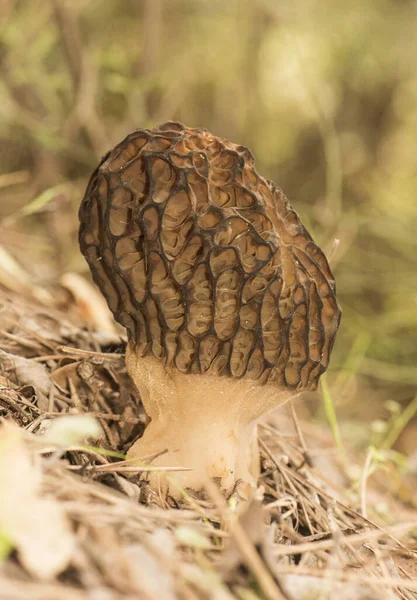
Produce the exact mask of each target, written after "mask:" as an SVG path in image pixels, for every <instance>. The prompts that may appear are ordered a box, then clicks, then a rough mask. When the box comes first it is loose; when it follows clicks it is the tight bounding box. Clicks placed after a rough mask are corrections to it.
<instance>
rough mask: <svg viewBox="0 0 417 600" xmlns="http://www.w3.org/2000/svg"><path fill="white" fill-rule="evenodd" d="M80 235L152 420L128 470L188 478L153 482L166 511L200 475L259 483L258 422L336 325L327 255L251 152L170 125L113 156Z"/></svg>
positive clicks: (314, 363) (88, 203) (228, 486)
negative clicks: (139, 466) (142, 463)
mask: <svg viewBox="0 0 417 600" xmlns="http://www.w3.org/2000/svg"><path fill="white" fill-rule="evenodd" d="M80 221H81V228H80V245H81V250H82V252H83V254H84V255H85V257H86V259H87V261H88V264H89V266H90V269H91V271H92V274H93V278H94V281H95V282H96V284H97V285H98V286H99V288H100V289H101V290H102V292H103V294H104V296H105V297H106V299H107V302H108V305H109V307H110V309H111V311H112V312H113V314H114V316H115V318H116V320H117V321H119V323H121V324H122V325H123V326H125V327H126V329H127V334H128V345H127V351H126V364H127V369H128V372H129V374H130V376H131V378H132V380H133V382H134V383H135V385H136V386H137V388H138V390H139V392H140V395H141V398H142V401H143V404H144V407H145V410H146V412H147V414H148V416H149V417H150V419H151V421H150V423H149V425H148V427H147V429H146V430H145V433H144V435H143V437H142V438H140V439H139V440H138V441H137V442H136V443H135V444H134V445H133V446H132V447H131V449H130V455H131V457H135V458H136V457H137V458H138V459H144V458H146V457H149V456H151V455H155V454H157V453H159V452H163V451H166V452H165V453H164V454H162V456H160V457H159V458H157V459H156V460H155V461H154V463H153V464H155V465H159V466H173V465H177V466H178V465H181V466H185V467H191V469H192V470H189V471H181V472H175V475H172V474H170V478H169V481H170V484H168V483H167V482H166V480H165V479H163V478H160V477H159V475H158V474H155V473H154V474H153V475H151V476H150V485H151V486H152V487H153V488H154V489H158V488H160V486H162V487H163V489H164V490H165V491H166V492H169V493H170V494H171V495H172V496H174V497H178V496H179V494H180V492H179V488H181V487H182V488H189V489H191V490H194V491H199V490H201V489H202V487H203V485H204V481H205V479H206V478H207V476H208V477H211V478H215V479H216V480H217V481H218V482H219V484H220V487H221V489H222V490H223V491H224V492H225V493H230V492H231V491H232V489H233V488H234V486H235V484H236V482H237V481H239V480H242V481H244V482H248V483H250V484H251V485H254V483H255V480H256V478H257V476H258V474H259V452H258V451H257V444H256V423H257V420H258V419H259V417H261V416H262V415H263V414H265V413H267V412H268V411H271V410H272V409H274V408H276V407H277V406H279V405H281V404H282V403H283V402H285V401H286V400H288V399H289V398H291V397H292V396H295V395H297V394H299V393H300V392H302V391H304V390H311V389H315V388H316V387H317V383H318V380H319V377H320V375H321V374H322V373H323V372H324V371H325V370H326V368H327V365H328V363H329V357H330V352H331V349H332V346H333V342H334V339H335V335H336V332H337V328H338V326H339V321H340V315H341V312H340V309H339V306H338V303H337V300H336V296H335V282H334V278H333V275H332V273H331V271H330V268H329V265H328V262H327V260H326V258H325V256H324V254H323V252H322V251H321V250H320V249H319V248H318V247H317V246H316V244H315V243H314V242H313V240H312V239H311V237H310V235H309V234H308V232H307V231H306V230H305V228H304V227H303V225H302V224H301V222H300V220H299V218H298V216H297V214H296V213H295V211H294V210H293V209H292V207H291V206H290V204H289V203H288V201H287V199H286V197H285V196H284V194H283V193H282V191H281V190H280V189H278V188H277V187H276V186H275V185H274V184H273V183H272V182H271V181H268V180H265V179H263V178H262V177H260V176H259V175H258V173H257V172H256V170H255V168H254V158H253V156H252V154H251V153H250V151H249V150H248V149H247V148H245V147H243V146H236V145H235V144H232V143H231V142H229V141H227V140H225V139H220V138H217V137H215V136H214V135H212V134H211V133H209V132H208V131H206V130H204V129H192V128H187V127H184V126H183V125H181V124H179V123H165V124H164V125H161V126H160V127H157V128H155V129H152V130H147V129H138V130H136V131H134V132H133V133H131V134H130V135H128V136H127V138H126V139H125V140H124V141H122V142H121V143H120V144H118V145H117V146H116V147H115V148H114V149H113V150H112V151H111V152H109V153H108V154H107V155H106V156H105V157H104V158H103V160H102V162H101V164H100V165H99V167H98V168H97V169H96V171H95V172H94V173H93V175H92V177H91V180H90V182H89V185H88V188H87V191H86V194H85V197H84V199H83V202H82V204H81V208H80Z"/></svg>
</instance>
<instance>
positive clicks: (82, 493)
mask: <svg viewBox="0 0 417 600" xmlns="http://www.w3.org/2000/svg"><path fill="white" fill-rule="evenodd" d="M77 277H78V276H76V275H74V276H72V275H71V276H70V277H69V278H67V279H68V281H66V282H61V284H62V285H61V287H59V288H58V287H57V289H56V290H55V291H54V292H53V293H52V292H48V293H47V292H46V291H45V293H40V290H39V289H36V290H34V293H32V294H31V293H28V294H27V295H26V296H25V295H24V294H22V293H19V294H17V293H15V292H11V291H9V290H6V289H5V288H0V417H1V430H0V559H1V563H0V598H1V600H9V599H10V600H12V599H13V600H15V599H18V600H23V599H25V600H26V599H28V598H30V599H39V600H41V599H42V600H48V599H50V600H61V599H71V600H78V599H79V600H84V599H93V600H107V599H108V600H110V599H118V598H120V599H132V600H133V599H137V598H139V599H143V600H156V599H158V600H173V599H176V598H180V599H184V600H197V599H202V600H205V599H213V600H231V599H233V598H238V599H242V600H255V599H257V598H259V599H264V598H268V599H288V600H313V599H317V600H319V599H320V600H324V599H338V600H359V599H360V600H365V599H366V600H391V599H394V598H403V599H407V600H409V599H412V598H417V553H416V550H417V544H416V537H415V533H416V529H417V517H416V514H415V511H414V510H413V509H412V508H410V507H407V506H405V505H403V504H401V503H400V501H399V500H395V499H394V498H393V496H392V494H390V493H389V492H387V482H386V480H385V479H384V477H383V475H381V474H374V475H373V476H372V478H370V477H367V476H366V475H367V474H366V473H365V474H362V480H361V484H362V485H355V480H354V479H352V473H351V471H352V467H353V466H354V463H355V462H356V464H360V463H358V462H357V457H355V456H353V457H352V456H348V457H343V456H342V455H341V453H340V452H338V451H337V450H336V449H335V445H334V442H333V439H332V437H331V434H330V432H329V431H328V430H327V429H326V428H323V426H321V425H314V424H311V423H308V422H303V421H302V422H299V421H298V419H297V417H296V414H295V412H293V410H292V409H291V407H285V408H283V409H280V410H279V411H277V412H276V413H274V414H273V415H271V416H269V417H268V418H266V419H264V420H263V421H262V423H261V424H260V426H259V432H260V446H261V456H262V475H261V478H260V480H259V486H258V490H257V493H256V497H255V499H254V500H253V501H252V502H251V504H250V505H249V506H246V505H245V503H244V502H243V501H242V499H241V498H240V496H239V487H238V486H237V487H236V490H235V492H234V494H232V496H231V497H230V498H228V499H226V498H224V497H223V496H222V495H221V494H220V493H219V491H218V489H217V488H216V486H215V485H214V484H213V483H210V482H207V485H206V494H205V496H204V498H192V497H190V496H188V495H187V494H184V498H183V501H182V502H181V503H180V504H179V505H178V504H176V503H174V502H170V501H167V500H166V499H164V498H162V497H159V496H158V495H157V494H155V493H154V492H152V491H151V490H150V489H149V488H148V486H147V483H146V474H147V473H149V471H150V470H152V468H153V467H152V460H150V461H149V463H147V464H144V465H143V466H141V467H138V466H131V465H129V461H125V460H124V455H125V453H126V451H127V449H128V448H129V446H130V445H131V444H132V442H133V441H134V440H135V439H137V437H138V436H139V435H140V434H141V433H142V431H143V429H144V426H145V423H146V415H145V413H144V411H143V409H142V407H141V402H140V398H139V397H138V395H137V392H136V391H135V389H134V387H133V385H132V384H131V383H130V381H129V379H128V377H127V375H126V371H125V366H124V348H125V341H124V340H123V338H122V337H121V335H120V333H119V332H118V330H116V329H114V328H113V325H112V323H111V321H110V320H107V321H106V327H105V329H102V330H100V329H98V328H97V327H96V325H97V322H96V321H95V320H94V315H95V314H102V310H103V307H102V305H101V304H100V302H101V299H99V297H98V295H97V294H96V293H95V291H94V290H93V288H92V287H90V286H89V284H85V285H84V287H82V286H77V285H75V284H76V281H75V280H74V278H75V279H76V278H77ZM74 285H75V288H76V289H79V290H80V292H79V294H78V297H74V294H72V295H71V293H70V292H71V288H72V289H74ZM150 458H152V457H150ZM166 476H167V477H169V472H167V473H166ZM356 483H357V482H356ZM378 505H383V506H385V516H384V517H383V518H381V519H380V521H379V524H377V523H375V522H373V521H372V520H371V518H370V517H369V518H367V516H366V514H367V512H369V513H370V514H371V513H372V515H374V514H375V511H370V510H369V507H376V506H378ZM366 507H368V511H367V508H366ZM382 524H383V526H382ZM413 532H414V536H413Z"/></svg>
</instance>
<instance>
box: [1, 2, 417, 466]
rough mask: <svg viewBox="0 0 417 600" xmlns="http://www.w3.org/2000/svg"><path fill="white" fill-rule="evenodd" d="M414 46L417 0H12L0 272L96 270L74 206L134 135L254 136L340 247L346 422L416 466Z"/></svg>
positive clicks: (331, 245) (283, 183) (337, 366)
mask: <svg viewBox="0 0 417 600" xmlns="http://www.w3.org/2000/svg"><path fill="white" fill-rule="evenodd" d="M416 57H417V2H416V0H351V2H349V3H345V2H341V1H340V0H292V1H291V2H287V1H284V0H283V1H279V0H227V1H226V2H225V1H224V0H119V1H117V0H113V1H112V2H109V1H108V0H71V1H68V2H65V0H51V1H49V0H48V1H47V0H34V1H32V2H27V1H25V0H0V283H3V284H4V285H6V286H8V287H12V288H13V287H19V286H23V287H24V286H25V285H26V284H27V282H28V281H30V282H31V283H33V284H36V285H38V286H43V287H45V288H47V289H48V288H49V289H54V286H55V285H56V282H57V281H59V279H60V277H61V276H62V274H63V273H67V272H75V273H79V274H82V275H84V276H85V277H89V273H88V271H87V266H86V263H85V262H84V259H83V258H82V256H81V255H80V253H79V250H78V244H77V228H78V222H77V210H78V206H79V203H80V200H81V198H82V196H83V193H84V189H85V186H86V183H87V180H88V177H89V175H90V174H91V172H92V170H93V169H94V168H95V167H96V165H97V163H98V161H99V160H100V158H101V157H102V155H103V154H104V153H105V152H106V151H107V150H108V149H110V148H111V147H112V146H113V145H114V144H116V143H117V142H119V141H120V140H121V139H122V138H123V137H124V136H125V135H126V134H127V133H129V132H130V131H131V130H133V129H135V128H138V127H141V128H142V127H153V126H154V125H157V124H160V123H161V122H163V121H166V120H179V121H182V122H184V123H185V124H186V125H189V126H193V127H205V128H207V129H210V130H211V131H212V132H213V133H215V134H216V135H218V136H221V137H227V138H229V139H231V140H232V141H233V142H235V143H238V144H244V145H247V146H249V147H250V149H251V150H252V152H253V153H254V155H255V157H256V161H257V168H258V171H259V172H260V173H261V174H262V175H263V176H264V177H267V178H270V179H273V180H274V181H275V182H276V183H277V184H278V185H279V186H280V187H282V188H283V190H284V191H285V193H286V195H287V196H288V197H289V199H290V201H291V203H292V204H293V206H294V207H295V208H296V210H297V211H298V213H299V214H300V216H301V219H302V221H303V222H304V224H305V225H306V226H307V229H308V230H309V231H310V233H311V234H312V235H313V237H314V239H315V241H316V242H317V243H318V244H319V245H321V246H322V247H323V248H324V249H325V251H326V252H327V253H330V254H331V262H332V266H333V269H334V270H335V274H336V279H337V285H338V292H339V298H340V302H341V304H342V307H343V311H344V314H343V319H342V325H341V329H340V333H339V336H338V339H337V342H336V346H335V349H334V354H333V360H332V363H331V370H330V372H329V375H328V377H327V380H325V382H324V383H325V388H324V392H325V393H324V395H325V396H326V394H327V396H330V397H331V399H332V401H333V403H334V405H335V408H336V412H337V417H338V421H339V427H340V429H341V430H342V434H343V435H344V436H347V437H349V438H350V439H351V440H353V441H354V442H355V443H357V444H359V445H367V444H369V443H372V444H375V445H376V446H377V447H382V448H390V447H391V446H392V445H393V444H396V446H395V447H396V448H397V449H398V450H400V451H402V452H406V453H409V454H411V455H413V453H414V457H415V462H416V464H417V452H416V449H415V442H414V440H415V436H416V435H417V431H416V429H415V426H414V425H413V424H412V422H413V417H414V415H415V413H416V411H417V396H416V391H417V367H416V361H417V59H416ZM335 240H339V242H338V245H337V242H336V243H335ZM23 287H22V289H23ZM323 406H324V404H323V403H322V402H320V398H319V395H318V394H317V395H314V396H312V397H311V398H307V402H306V404H305V408H304V409H303V410H304V411H307V412H308V414H311V415H312V416H313V417H315V418H317V419H321V418H323V417H324V408H323ZM407 423H409V426H408V427H407V428H405V425H406V424H407Z"/></svg>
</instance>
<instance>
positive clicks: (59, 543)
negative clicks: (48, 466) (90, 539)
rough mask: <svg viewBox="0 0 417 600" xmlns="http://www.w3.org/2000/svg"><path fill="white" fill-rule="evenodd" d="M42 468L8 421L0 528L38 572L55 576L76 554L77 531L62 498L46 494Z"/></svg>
mask: <svg viewBox="0 0 417 600" xmlns="http://www.w3.org/2000/svg"><path fill="white" fill-rule="evenodd" d="M41 483H42V474H41V470H40V468H39V466H38V465H37V464H36V463H34V462H33V461H32V460H31V456H30V454H29V450H28V449H27V447H26V446H25V443H24V441H23V438H22V434H21V432H20V431H19V429H18V428H17V427H15V426H12V425H10V424H8V423H3V424H2V428H1V441H0V532H1V533H2V535H3V536H5V537H6V538H7V539H8V540H9V541H10V543H11V545H12V546H13V547H14V548H15V549H16V550H17V553H18V557H19V560H20V562H21V564H22V566H23V567H24V568H25V569H26V570H27V571H28V572H29V573H30V574H31V575H32V576H33V577H35V578H38V579H43V580H45V579H51V578H53V577H54V576H56V575H58V574H59V573H61V572H62V571H64V570H65V569H66V568H67V567H68V564H69V562H70V560H71V555H72V552H73V548H74V543H75V540H74V536H73V533H72V531H71V528H70V525H69V522H68V520H67V517H66V515H65V513H64V511H63V510H62V508H61V507H60V505H59V503H58V502H57V501H55V500H52V499H46V498H45V497H41V495H40V494H41Z"/></svg>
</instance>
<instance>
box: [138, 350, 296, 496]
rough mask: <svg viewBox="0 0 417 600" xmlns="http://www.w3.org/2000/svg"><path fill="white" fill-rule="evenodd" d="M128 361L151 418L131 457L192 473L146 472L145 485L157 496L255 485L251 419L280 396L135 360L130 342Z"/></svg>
mask: <svg viewBox="0 0 417 600" xmlns="http://www.w3.org/2000/svg"><path fill="white" fill-rule="evenodd" d="M126 364H127V369H128V372H129V375H130V376H131V378H132V380H133V382H134V383H135V385H136V387H137V388H138V390H139V392H140V395H141V398H142V402H143V404H144V407H145V410H146V413H147V414H148V416H149V417H150V419H151V422H150V424H149V425H148V427H147V428H146V430H145V433H144V435H143V436H142V437H141V438H140V439H139V440H138V441H137V442H136V443H135V444H133V446H132V447H131V449H130V451H129V456H130V457H132V458H138V459H144V458H145V457H149V456H150V455H154V454H157V453H160V452H163V454H162V455H161V456H159V457H158V458H156V459H155V460H154V461H153V462H152V464H153V465H155V466H158V467H160V466H178V467H179V466H181V467H188V468H191V469H192V470H191V471H178V472H171V473H169V477H167V476H165V475H161V473H159V472H157V473H154V474H152V473H151V474H150V475H149V484H150V486H151V487H152V488H153V489H154V490H155V491H159V490H162V491H163V492H164V493H169V495H170V496H172V497H174V498H175V497H176V498H179V497H180V496H181V488H182V489H191V490H193V491H196V492H198V491H200V490H201V489H202V488H203V487H204V482H205V481H206V479H207V477H209V478H212V479H215V480H216V481H218V483H219V485H220V488H221V490H222V491H223V492H225V493H226V494H227V493H230V492H231V491H232V490H233V488H234V485H235V483H236V482H237V481H239V480H241V481H243V482H244V483H245V484H249V486H250V487H252V488H253V487H254V486H255V482H256V480H257V478H258V475H259V452H258V447H257V430H256V423H257V419H258V418H259V417H260V416H261V415H262V414H264V413H265V412H267V411H269V410H271V409H272V408H275V407H276V406H277V405H279V404H281V403H282V402H284V401H285V400H287V399H288V397H289V394H288V393H287V392H286V391H282V390H281V391H280V390H279V389H278V390H277V389H276V388H274V387H270V386H259V385H257V384H256V383H255V382H254V383H253V384H251V383H250V382H248V381H247V380H246V381H243V380H239V379H232V378H228V377H227V378H226V377H221V376H216V375H201V374H195V375H187V374H184V373H180V372H179V371H178V370H177V369H170V368H169V367H165V366H164V365H163V364H162V362H161V361H160V360H158V359H157V358H155V357H153V356H146V357H142V356H140V355H139V353H138V351H137V349H136V347H135V346H134V345H133V344H132V343H130V344H129V345H128V347H127V352H126ZM277 397H278V398H277ZM164 451H166V452H164Z"/></svg>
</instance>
